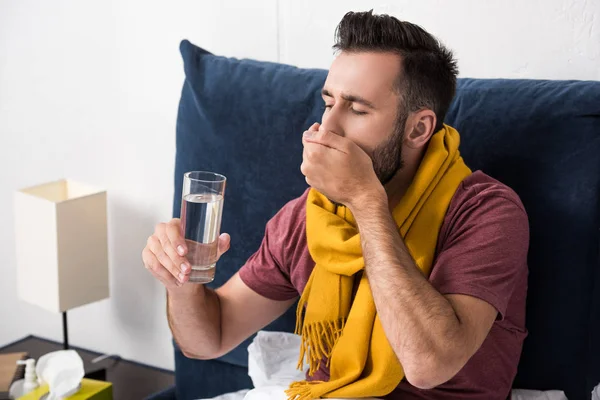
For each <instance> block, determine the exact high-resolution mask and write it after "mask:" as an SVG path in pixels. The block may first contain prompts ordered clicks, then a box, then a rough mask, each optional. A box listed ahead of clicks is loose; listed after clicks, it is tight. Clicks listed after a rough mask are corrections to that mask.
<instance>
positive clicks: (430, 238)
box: [286, 125, 471, 400]
mask: <svg viewBox="0 0 600 400" xmlns="http://www.w3.org/2000/svg"><path fill="white" fill-rule="evenodd" d="M459 143H460V136H459V134H458V132H457V131H456V130H455V129H454V128H452V127H450V126H448V125H444V127H443V128H442V129H441V130H440V131H438V132H436V133H435V134H434V135H433V136H432V138H431V140H430V143H429V145H428V148H427V151H426V153H425V157H424V159H423V161H422V162H421V165H420V167H419V169H418V171H417V173H416V175H415V177H414V180H413V182H412V183H411V186H410V187H409V189H408V190H407V192H406V194H405V195H404V196H403V198H402V200H401V201H400V203H399V204H398V205H397V206H396V207H395V208H394V210H393V213H392V214H393V217H394V220H395V221H396V224H397V225H398V230H399V232H400V235H401V236H402V237H403V238H404V242H405V244H406V246H407V248H408V250H409V252H410V254H411V256H412V258H413V260H415V262H416V265H417V266H418V267H419V269H420V270H421V271H422V272H423V274H424V275H425V276H429V273H430V270H431V265H432V262H433V257H434V253H435V247H436V243H437V237H438V233H439V230H440V228H441V225H442V222H443V220H444V216H445V215H446V211H447V209H448V206H449V204H450V201H451V200H452V196H454V193H455V191H456V189H457V188H458V186H459V185H460V183H461V182H462V181H463V180H464V179H465V178H466V177H467V176H468V175H469V174H470V173H471V171H470V170H469V168H468V167H467V166H466V165H465V163H464V161H463V159H462V157H461V156H460V153H459V151H458V146H459ZM306 236H307V241H308V249H309V252H310V255H311V256H312V258H313V260H314V261H315V263H316V265H315V268H314V270H313V272H312V274H311V276H310V278H309V280H308V283H307V285H306V288H305V289H304V292H303V293H302V296H301V298H300V302H299V304H298V309H297V321H296V333H297V334H299V335H301V336H302V347H301V352H300V361H299V368H302V363H303V359H304V356H306V358H307V360H308V364H309V368H310V369H309V375H311V376H312V375H313V374H314V373H315V372H316V371H317V370H318V369H319V368H320V366H321V363H326V365H328V366H329V370H330V380H329V381H328V382H307V381H301V382H295V383H293V384H292V385H291V386H290V388H289V389H288V390H287V391H286V393H287V395H288V399H289V400H309V399H318V398H322V397H324V398H327V397H342V398H343V397H367V396H374V397H377V396H385V395H387V394H389V393H390V392H391V391H392V390H394V389H395V388H396V387H397V386H398V384H399V383H400V381H401V380H402V378H403V377H404V372H403V370H402V366H401V365H400V362H399V361H398V358H397V357H396V354H395V353H394V350H393V349H392V348H391V346H390V344H389V342H388V341H387V339H386V336H385V332H384V331H383V328H382V326H381V322H380V321H379V317H378V315H377V312H376V310H375V303H374V301H373V296H372V294H371V288H370V286H369V281H368V279H367V278H366V275H365V274H362V277H361V278H360V281H359V282H358V288H357V290H356V295H355V297H354V299H353V298H352V296H353V289H354V285H355V274H356V273H357V272H359V271H361V270H363V268H364V260H363V257H362V248H361V242H360V235H359V232H358V229H357V225H356V221H355V220H354V218H353V216H352V214H351V213H350V210H348V209H347V208H346V207H344V206H336V205H334V204H333V203H332V202H330V201H329V200H328V199H327V198H326V197H325V196H323V195H322V194H321V193H319V192H317V191H316V190H314V189H311V191H310V192H309V195H308V201H307V204H306ZM303 319H304V320H303Z"/></svg>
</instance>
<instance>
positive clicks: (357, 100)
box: [321, 89, 375, 109]
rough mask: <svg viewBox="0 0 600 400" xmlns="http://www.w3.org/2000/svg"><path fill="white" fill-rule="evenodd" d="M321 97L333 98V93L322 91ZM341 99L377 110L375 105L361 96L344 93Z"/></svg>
mask: <svg viewBox="0 0 600 400" xmlns="http://www.w3.org/2000/svg"><path fill="white" fill-rule="evenodd" d="M321 95H323V96H326V97H333V95H332V94H331V92H330V91H329V90H327V89H323V90H321ZM341 97H342V99H344V100H346V101H349V102H351V103H358V104H362V105H363V106H366V107H369V108H372V109H375V106H374V105H373V103H371V102H370V101H369V100H367V99H365V98H362V97H360V96H356V95H352V94H346V93H342V94H341Z"/></svg>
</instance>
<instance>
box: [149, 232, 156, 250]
mask: <svg viewBox="0 0 600 400" xmlns="http://www.w3.org/2000/svg"><path fill="white" fill-rule="evenodd" d="M157 240H158V239H157V238H156V236H155V235H151V236H149V237H148V240H147V241H146V245H147V246H148V247H149V248H150V249H152V248H154V247H155V246H156V242H157Z"/></svg>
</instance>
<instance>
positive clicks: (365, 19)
mask: <svg viewBox="0 0 600 400" xmlns="http://www.w3.org/2000/svg"><path fill="white" fill-rule="evenodd" d="M333 48H334V50H336V51H347V52H363V51H375V52H393V53H397V54H399V55H400V56H401V58H402V65H401V67H402V68H401V73H400V76H399V77H398V81H397V90H398V92H399V93H400V95H401V101H402V102H403V103H404V104H403V105H402V106H403V107H402V109H403V113H401V114H399V116H398V118H399V121H401V122H402V128H403V127H404V123H405V122H406V118H407V116H408V113H409V112H414V111H418V110H420V109H423V108H428V109H430V110H432V111H433V112H434V113H435V115H436V118H437V125H436V127H435V130H436V131H438V130H439V129H441V128H442V124H443V122H444V118H445V116H446V112H448V108H449V107H450V103H451V102H452V98H453V97H454V93H455V91H456V75H457V74H458V67H457V64H456V60H454V57H453V55H452V52H451V51H450V50H448V49H447V48H446V47H444V46H443V45H442V44H441V43H440V42H439V41H438V40H437V39H436V38H435V37H433V36H432V35H431V34H429V33H428V32H426V31H425V30H424V29H423V28H421V27H420V26H417V25H415V24H411V23H410V22H406V21H400V20H398V19H397V18H395V17H392V16H390V15H385V14H382V15H374V14H373V10H371V11H368V12H349V13H347V14H346V15H344V18H342V20H341V21H340V23H339V25H338V26H337V28H336V31H335V44H334V46H333ZM401 111H402V110H401Z"/></svg>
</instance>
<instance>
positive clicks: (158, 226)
mask: <svg viewBox="0 0 600 400" xmlns="http://www.w3.org/2000/svg"><path fill="white" fill-rule="evenodd" d="M164 229H165V223H164V222H159V223H158V224H156V226H155V227H154V232H160V231H162V230H164Z"/></svg>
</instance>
